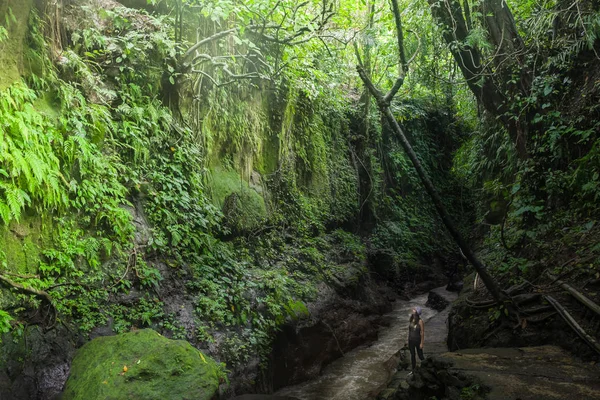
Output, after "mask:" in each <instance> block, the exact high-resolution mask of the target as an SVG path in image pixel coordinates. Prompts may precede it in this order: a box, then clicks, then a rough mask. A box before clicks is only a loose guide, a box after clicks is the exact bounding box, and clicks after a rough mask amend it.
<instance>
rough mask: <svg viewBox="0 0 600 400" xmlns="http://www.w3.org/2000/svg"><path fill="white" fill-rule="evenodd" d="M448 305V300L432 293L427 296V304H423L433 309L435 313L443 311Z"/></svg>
mask: <svg viewBox="0 0 600 400" xmlns="http://www.w3.org/2000/svg"><path fill="white" fill-rule="evenodd" d="M449 304H450V302H449V301H448V300H446V299H445V298H443V297H442V296H440V295H439V294H437V293H436V292H433V291H432V292H429V296H428V297H427V303H425V305H426V306H427V307H429V308H433V309H434V310H436V311H442V310H444V309H445V308H446V307H448V305H449Z"/></svg>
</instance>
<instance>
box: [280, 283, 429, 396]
mask: <svg viewBox="0 0 600 400" xmlns="http://www.w3.org/2000/svg"><path fill="white" fill-rule="evenodd" d="M426 302H427V294H424V295H421V296H418V297H416V298H414V299H412V300H410V301H403V300H397V301H396V302H395V303H394V308H393V311H392V312H390V313H389V314H387V316H388V318H389V320H390V321H391V323H390V326H389V327H386V328H383V329H382V330H381V331H380V332H379V337H378V340H377V341H375V342H373V343H371V344H370V345H365V346H360V347H357V348H356V349H354V350H352V351H351V352H349V353H346V354H345V355H344V357H341V358H339V359H337V360H336V361H334V362H333V363H331V364H329V365H328V366H327V367H325V368H324V369H323V371H322V372H321V375H320V376H319V377H318V378H316V379H313V380H309V381H306V382H303V383H300V384H298V385H294V386H288V387H285V388H282V389H280V390H279V391H278V392H276V393H275V395H277V396H291V397H295V398H297V399H299V400H368V399H374V398H376V396H377V394H378V393H379V392H380V391H381V390H382V389H383V388H385V386H386V384H387V382H388V380H389V378H390V377H391V375H392V374H393V373H394V372H395V367H396V365H393V364H392V365H390V363H389V362H388V361H389V360H390V359H391V358H392V357H393V356H394V355H395V354H396V353H397V352H398V350H400V349H401V348H402V347H403V346H404V343H406V341H407V336H408V320H409V317H410V312H411V310H412V308H413V307H415V306H420V307H421V308H422V309H423V314H422V318H423V320H424V321H425V323H426V325H425V346H424V353H425V357H427V321H428V320H429V319H431V318H432V317H433V316H435V315H436V314H438V312H437V311H435V310H433V309H430V308H427V307H425V303H426ZM407 373H408V371H407Z"/></svg>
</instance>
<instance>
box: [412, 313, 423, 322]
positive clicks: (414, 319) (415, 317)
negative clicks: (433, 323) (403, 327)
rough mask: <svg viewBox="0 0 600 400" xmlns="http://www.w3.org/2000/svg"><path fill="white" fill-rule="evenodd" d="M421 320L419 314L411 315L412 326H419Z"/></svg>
mask: <svg viewBox="0 0 600 400" xmlns="http://www.w3.org/2000/svg"><path fill="white" fill-rule="evenodd" d="M420 320H421V316H420V315H419V314H418V313H412V314H411V315H410V323H411V324H413V323H414V324H418V323H419V321H420Z"/></svg>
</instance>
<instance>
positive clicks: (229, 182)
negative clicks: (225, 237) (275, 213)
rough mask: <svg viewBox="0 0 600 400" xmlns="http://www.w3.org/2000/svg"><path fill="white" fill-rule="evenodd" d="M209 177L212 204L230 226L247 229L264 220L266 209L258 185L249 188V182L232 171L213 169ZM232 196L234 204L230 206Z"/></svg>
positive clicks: (260, 188)
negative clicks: (210, 177) (221, 212)
mask: <svg viewBox="0 0 600 400" xmlns="http://www.w3.org/2000/svg"><path fill="white" fill-rule="evenodd" d="M211 175H212V181H211V190H212V200H213V203H214V204H215V205H216V206H218V207H219V208H221V209H222V210H223V212H224V214H225V217H226V218H227V219H228V220H229V223H230V224H233V225H235V226H236V227H237V228H239V229H249V228H252V227H255V226H258V225H259V224H260V222H261V221H262V220H263V219H264V218H266V216H267V208H266V205H265V200H264V198H263V196H262V195H261V193H260V192H262V187H261V186H260V185H259V184H252V186H251V182H250V183H249V182H247V181H245V180H244V179H242V178H241V176H240V174H239V173H238V172H236V171H234V170H232V169H222V168H214V169H213V170H212V171H211ZM232 194H233V195H235V196H234V197H235V202H233V203H234V204H231V203H232V201H233V200H232V197H231V196H232ZM228 199H229V202H228V201H227V200H228ZM228 203H229V204H228Z"/></svg>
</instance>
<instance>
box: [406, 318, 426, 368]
mask: <svg viewBox="0 0 600 400" xmlns="http://www.w3.org/2000/svg"><path fill="white" fill-rule="evenodd" d="M424 341H425V324H424V323H423V320H422V319H421V307H415V308H413V309H412V314H411V316H410V321H409V322H408V349H409V350H410V360H411V362H412V369H413V371H414V369H415V367H416V366H417V359H416V357H415V351H416V352H417V353H418V354H419V359H420V360H421V361H423V360H424V359H425V357H423V344H424ZM409 375H412V371H411V372H410V373H409Z"/></svg>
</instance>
